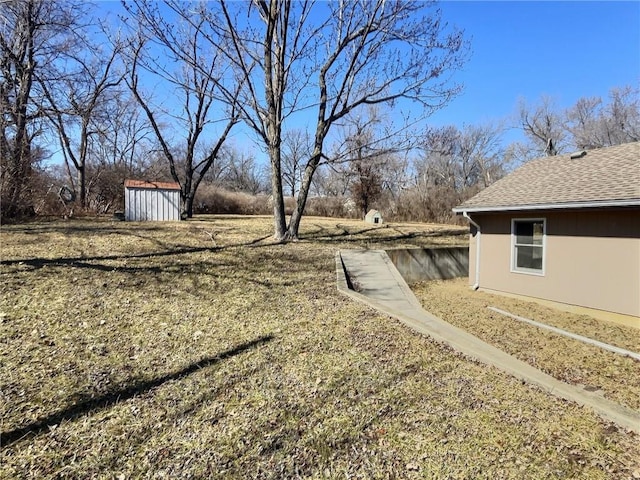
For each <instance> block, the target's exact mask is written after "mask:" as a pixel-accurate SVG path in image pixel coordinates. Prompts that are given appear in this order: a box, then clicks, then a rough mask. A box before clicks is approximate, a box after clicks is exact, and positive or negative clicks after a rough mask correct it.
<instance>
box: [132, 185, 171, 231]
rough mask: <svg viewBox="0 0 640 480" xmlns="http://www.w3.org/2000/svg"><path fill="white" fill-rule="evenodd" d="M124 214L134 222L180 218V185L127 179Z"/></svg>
mask: <svg viewBox="0 0 640 480" xmlns="http://www.w3.org/2000/svg"><path fill="white" fill-rule="evenodd" d="M124 216H125V220H126V221H132V222H144V221H177V220H180V185H179V184H178V183H175V182H147V181H143V180H125V182H124Z"/></svg>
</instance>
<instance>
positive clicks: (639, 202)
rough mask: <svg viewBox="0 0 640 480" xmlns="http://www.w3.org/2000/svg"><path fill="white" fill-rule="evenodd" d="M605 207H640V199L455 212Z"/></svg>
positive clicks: (476, 208)
mask: <svg viewBox="0 0 640 480" xmlns="http://www.w3.org/2000/svg"><path fill="white" fill-rule="evenodd" d="M603 207H640V199H632V200H603V201H598V202H568V203H541V204H534V205H514V206H503V207H456V208H454V209H453V212H454V213H464V212H467V213H481V212H517V211H530V210H562V209H573V208H603Z"/></svg>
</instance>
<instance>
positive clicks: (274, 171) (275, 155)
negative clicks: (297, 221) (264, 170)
mask: <svg viewBox="0 0 640 480" xmlns="http://www.w3.org/2000/svg"><path fill="white" fill-rule="evenodd" d="M269 158H270V159H271V196H272V198H273V226H274V234H273V238H275V240H276V241H278V242H284V241H286V240H288V235H287V219H286V215H285V211H284V191H283V189H282V171H281V166H280V165H281V164H280V146H279V145H275V146H271V147H270V148H269Z"/></svg>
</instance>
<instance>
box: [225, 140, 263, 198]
mask: <svg viewBox="0 0 640 480" xmlns="http://www.w3.org/2000/svg"><path fill="white" fill-rule="evenodd" d="M222 158H223V161H224V165H225V169H224V171H222V172H221V174H220V177H219V183H220V185H221V186H223V187H224V188H226V189H228V190H231V191H232V192H245V193H250V194H252V195H257V194H258V193H261V192H264V191H265V189H266V188H265V181H264V179H265V176H264V172H263V171H262V169H261V168H260V166H259V165H258V164H257V162H256V159H255V157H254V156H253V155H251V154H249V153H246V152H240V151H239V150H238V149H237V148H234V147H229V148H225V149H224V152H223V156H222Z"/></svg>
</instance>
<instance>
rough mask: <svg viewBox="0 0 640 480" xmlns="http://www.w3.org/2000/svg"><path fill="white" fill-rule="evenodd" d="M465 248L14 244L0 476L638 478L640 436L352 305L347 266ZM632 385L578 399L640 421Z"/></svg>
mask: <svg viewBox="0 0 640 480" xmlns="http://www.w3.org/2000/svg"><path fill="white" fill-rule="evenodd" d="M464 231H465V230H464V229H459V228H457V227H451V226H435V225H392V226H388V227H386V228H385V227H382V228H372V227H371V226H367V225H365V224H363V223H361V222H353V221H342V220H335V219H319V218H305V219H303V224H302V229H301V234H302V236H303V238H302V240H301V241H300V242H296V243H292V244H288V245H277V244H273V243H272V242H271V239H270V232H271V220H270V219H269V218H261V217H251V218H235V217H199V218H196V219H195V220H193V221H188V222H180V223H166V224H160V223H120V222H115V223H114V222H111V221H110V220H94V219H87V220H73V221H68V222H63V221H53V222H42V223H31V224H25V225H11V226H3V227H2V231H1V234H0V242H1V249H2V250H1V262H2V263H1V264H0V275H1V278H2V282H1V283H0V292H1V296H0V331H1V335H0V339H1V340H0V341H1V343H0V359H1V363H0V391H1V393H2V395H1V404H0V415H1V418H2V425H1V431H2V434H1V442H2V447H1V448H0V477H2V478H119V479H125V478H126V479H128V478H175V477H181V478H299V477H304V478H469V479H471V478H473V479H476V478H491V479H493V478H519V479H520V478H531V479H539V478H594V479H596V478H602V479H605V478H606V479H610V478H614V479H616V478H619V479H627V478H640V464H639V460H638V459H639V458H640V446H639V442H638V438H637V436H636V435H634V434H632V433H629V432H626V431H623V430H621V429H619V428H616V426H615V425H612V424H609V423H606V422H604V421H602V420H601V419H600V418H599V417H597V416H596V415H595V414H593V413H592V412H590V411H589V410H587V409H584V408H581V407H579V406H577V405H575V404H571V403H568V402H565V401H562V400H559V399H557V398H555V397H553V396H551V395H548V394H546V393H544V392H542V391H540V390H539V389H537V388H534V387H530V386H528V385H523V384H522V383H521V382H519V381H517V380H515V379H513V378H511V377H509V376H507V375H505V374H503V373H501V372H499V371H498V370H496V369H493V368H488V367H485V366H483V365H481V364H478V363H475V362H472V361H469V360H468V359H466V358H464V357H463V356H461V355H457V354H455V353H453V352H452V351H450V349H448V348H446V347H444V346H442V345H439V344H437V343H435V342H433V341H431V340H430V339H429V338H427V337H424V336H421V335H418V334H415V333H413V332H412V331H410V330H408V329H407V328H406V327H404V326H403V325H401V324H400V323H399V322H397V321H395V320H393V319H390V318H388V317H386V316H384V315H381V314H379V313H377V312H376V311H374V310H372V309H370V308H368V307H366V306H364V305H362V304H359V303H357V302H353V301H351V300H350V299H349V298H347V297H344V296H340V295H338V294H337V293H336V286H335V271H334V253H335V251H336V250H337V249H344V248H389V247H406V246H416V245H420V246H428V245H440V244H458V245H463V244H465V243H466V235H464V234H462V235H460V233H464ZM429 288H431V287H429ZM429 295H431V293H429ZM434 295H435V294H434ZM438 295H439V294H438ZM447 304H449V306H448V307H447ZM454 305H455V303H451V302H450V301H449V300H448V299H447V300H445V301H444V303H443V306H442V308H443V309H444V310H443V312H441V313H442V314H443V317H444V319H445V320H448V318H447V317H446V316H445V315H449V316H451V317H453V316H454V315H451V312H448V310H447V309H452V308H453V307H454ZM433 313H436V314H439V312H436V311H434V312H433ZM514 313H518V312H514ZM578 333H580V332H578ZM530 335H534V336H537V333H532V334H530ZM543 343H546V341H545V342H543ZM518 348H521V347H518ZM554 348H555V347H554ZM567 350H569V349H567ZM577 352H578V351H576V356H577V357H581V358H582V357H584V358H583V359H582V363H576V364H577V365H579V366H578V367H577V368H579V369H586V367H584V366H585V365H587V366H590V365H591V361H592V360H591V359H590V358H591V357H592V356H593V357H594V358H598V360H597V362H598V363H594V364H593V365H600V363H599V362H600V360H599V357H598V356H597V354H595V353H593V354H592V352H591V351H583V350H579V353H577ZM523 355H525V356H526V355H528V356H531V355H532V354H531V351H530V350H527V351H526V352H525V353H523ZM545 355H546V354H544V355H543V354H541V355H540V358H542V357H543V356H545ZM537 361H541V360H540V359H538V360H537ZM595 361H596V360H594V362H595ZM625 365H626V364H625ZM542 367H544V368H553V367H547V364H545V365H542V364H541V368H542ZM632 367H633V368H635V370H627V367H626V366H624V367H620V368H617V369H613V370H607V372H608V373H607V374H610V375H611V376H612V380H611V382H610V383H609V384H606V385H605V383H604V381H601V378H602V377H597V378H596V379H595V380H594V379H592V378H591V377H584V381H585V382H586V383H588V384H589V385H592V384H593V385H595V386H600V387H602V389H603V390H604V389H605V386H606V387H607V390H605V394H607V395H611V396H612V398H615V399H618V400H619V401H620V402H622V403H626V404H628V405H630V406H633V407H634V408H637V407H638V405H637V383H634V381H631V379H629V378H623V377H625V376H626V375H627V373H628V372H629V371H631V372H635V373H634V374H635V376H636V379H637V378H638V370H637V363H636V364H634V365H632ZM580 378H582V377H580ZM567 379H568V380H570V381H578V377H570V378H567ZM616 381H618V383H619V385H620V386H619V389H618V390H619V392H618V393H616V392H611V391H609V390H608V389H609V385H612V384H615V382H616ZM636 381H637V380H636Z"/></svg>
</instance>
